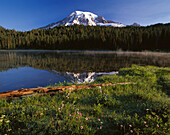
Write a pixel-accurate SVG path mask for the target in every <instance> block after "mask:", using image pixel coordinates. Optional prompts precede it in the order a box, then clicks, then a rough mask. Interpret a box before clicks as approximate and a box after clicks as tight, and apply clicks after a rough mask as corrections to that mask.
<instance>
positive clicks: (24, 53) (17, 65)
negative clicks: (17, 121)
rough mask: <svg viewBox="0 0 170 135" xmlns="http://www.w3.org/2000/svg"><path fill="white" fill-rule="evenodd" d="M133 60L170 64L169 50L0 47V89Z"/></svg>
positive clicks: (42, 83)
mask: <svg viewBox="0 0 170 135" xmlns="http://www.w3.org/2000/svg"><path fill="white" fill-rule="evenodd" d="M132 64H137V65H155V66H159V67H170V53H151V52H111V51H40V50H17V51H12V50H11V51H0V92H3V91H9V90H16V89H20V88H32V87H38V86H40V87H44V86H47V85H53V84H55V83H59V82H64V81H66V82H71V80H73V79H75V78H74V77H75V76H76V75H79V74H76V73H91V72H96V73H97V72H112V71H118V70H119V69H120V68H123V67H130V66H131V65H132ZM74 73H75V74H74ZM86 77H87V75H86Z"/></svg>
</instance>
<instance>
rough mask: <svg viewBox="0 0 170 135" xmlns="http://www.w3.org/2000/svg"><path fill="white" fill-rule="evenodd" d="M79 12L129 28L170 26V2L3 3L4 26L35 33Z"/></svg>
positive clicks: (1, 20) (64, 0)
mask: <svg viewBox="0 0 170 135" xmlns="http://www.w3.org/2000/svg"><path fill="white" fill-rule="evenodd" d="M76 10H80V11H90V12H93V13H95V14H97V15H100V16H103V17H104V18H105V19H107V20H113V21H116V22H121V23H123V24H126V25H128V24H132V23H134V22H137V23H139V24H141V25H150V24H155V23H168V22H170V0H0V26H2V27H5V28H8V29H15V30H21V31H25V30H31V29H35V28H39V27H41V26H45V25H47V24H50V23H53V22H57V21H59V20H61V19H63V18H65V17H66V16H68V15H69V14H70V13H72V12H73V11H76Z"/></svg>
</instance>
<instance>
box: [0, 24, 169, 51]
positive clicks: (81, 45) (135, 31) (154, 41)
mask: <svg viewBox="0 0 170 135" xmlns="http://www.w3.org/2000/svg"><path fill="white" fill-rule="evenodd" d="M0 49H50V50H55V49H57V50H131V51H142V50H149V51H170V23H168V24H155V25H151V26H147V27H134V26H126V27H123V28H116V27H106V26H83V25H74V26H59V27H55V28H53V29H33V30H31V31H24V32H22V31H15V30H14V29H13V30H9V29H5V28H3V27H0Z"/></svg>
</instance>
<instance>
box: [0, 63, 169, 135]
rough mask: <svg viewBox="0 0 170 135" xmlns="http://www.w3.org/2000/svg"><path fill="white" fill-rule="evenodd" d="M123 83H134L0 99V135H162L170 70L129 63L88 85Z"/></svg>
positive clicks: (166, 124)
mask: <svg viewBox="0 0 170 135" xmlns="http://www.w3.org/2000/svg"><path fill="white" fill-rule="evenodd" d="M128 81H130V82H134V83H136V84H129V85H124V86H121V85H116V86H106V87H98V88H93V89H90V90H86V89H84V90H79V91H73V92H71V93H70V92H69V91H66V93H61V94H59V93H56V94H54V95H53V96H50V95H46V96H39V95H34V96H29V97H24V98H23V99H22V100H12V101H8V100H7V99H0V133H2V134H119V135H120V134H122V135H123V134H155V135H156V134H168V133H169V130H170V129H169V111H170V110H169V108H168V106H169V105H170V102H169V101H170V100H169V90H170V68H161V67H160V68H159V67H154V66H145V67H143V66H137V65H132V67H130V68H122V69H120V70H119V74H118V75H111V76H101V77H99V78H97V79H96V80H95V82H93V84H97V83H119V82H128ZM57 85H58V86H65V85H71V84H67V83H62V84H57Z"/></svg>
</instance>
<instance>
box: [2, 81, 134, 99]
mask: <svg viewBox="0 0 170 135" xmlns="http://www.w3.org/2000/svg"><path fill="white" fill-rule="evenodd" d="M127 84H135V83H133V82H122V83H116V84H112V83H102V84H91V85H79V86H76V85H70V86H63V87H38V88H30V89H23V88H22V89H19V90H15V91H6V92H2V93H0V98H8V99H16V98H19V97H23V96H28V95H34V94H37V93H38V94H43V95H46V94H54V93H56V92H59V93H63V92H66V90H69V91H74V90H81V89H91V88H93V87H101V86H115V85H127Z"/></svg>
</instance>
